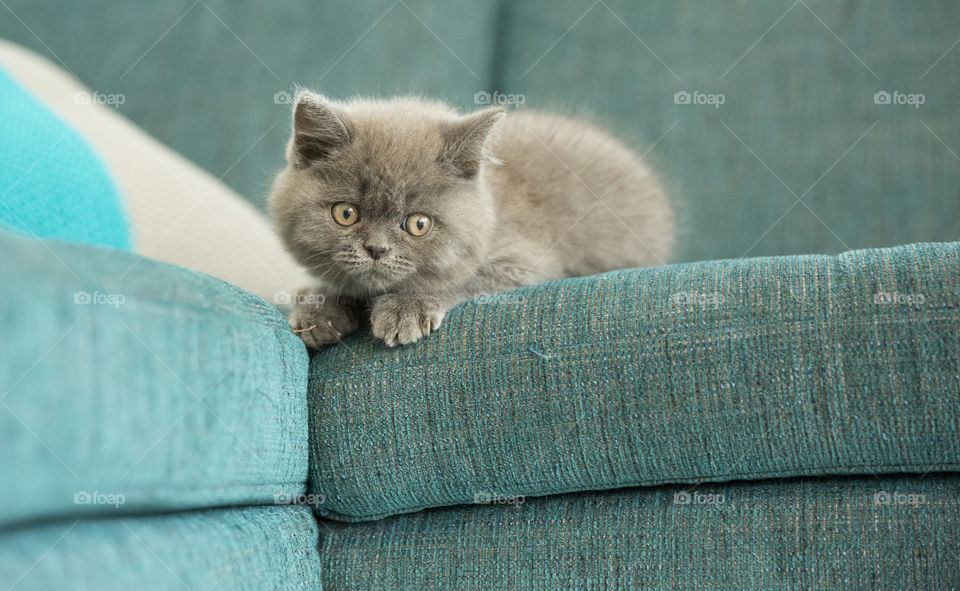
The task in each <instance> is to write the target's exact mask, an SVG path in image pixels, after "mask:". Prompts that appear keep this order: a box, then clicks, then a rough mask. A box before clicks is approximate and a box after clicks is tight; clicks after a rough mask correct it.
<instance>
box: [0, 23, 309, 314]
mask: <svg viewBox="0 0 960 591" xmlns="http://www.w3.org/2000/svg"><path fill="white" fill-rule="evenodd" d="M0 67H2V68H5V69H6V70H7V72H8V73H9V74H10V76H11V77H12V78H14V79H16V80H17V82H19V83H20V84H22V85H23V87H24V88H25V89H26V90H28V91H29V92H30V93H32V94H33V95H34V96H36V97H37V98H38V99H39V100H40V101H42V102H43V103H44V104H45V105H46V106H47V107H49V108H50V109H51V110H52V111H53V112H54V113H56V115H57V116H58V117H60V118H61V119H62V120H63V121H65V122H66V123H67V124H69V125H70V126H71V127H73V128H74V129H76V130H77V131H78V132H79V133H80V134H82V136H83V138H84V139H85V140H86V141H87V142H89V143H90V146H92V148H93V149H94V150H96V151H97V154H99V155H100V157H101V158H102V159H103V163H104V164H105V166H106V170H107V173H109V175H110V178H112V179H113V180H114V182H115V183H116V185H117V189H118V190H119V193H120V200H121V202H122V205H123V208H124V209H125V211H126V212H127V215H128V218H129V221H130V229H129V232H130V235H131V238H132V240H133V243H134V244H133V248H134V250H135V251H136V252H137V253H139V254H142V255H144V256H147V257H150V258H152V259H157V260H160V261H166V262H168V263H174V264H177V265H180V266H182V267H187V268H188V269H194V270H195V271H200V272H202V273H207V274H209V275H213V276H214V277H219V278H220V279H223V280H224V281H229V282H230V283H233V284H234V285H238V286H240V287H242V288H244V289H246V290H248V291H251V292H253V293H254V294H256V295H258V296H260V297H262V298H264V299H265V300H267V301H268V302H272V303H289V301H290V294H291V293H292V292H294V291H295V290H296V289H297V288H300V287H302V286H303V285H305V284H306V283H308V282H309V280H308V278H307V276H306V273H305V272H304V271H303V269H302V268H301V267H300V266H299V265H298V264H297V263H295V262H294V261H293V258H292V257H291V256H290V255H289V254H287V252H286V251H285V250H284V247H283V245H282V244H281V242H280V239H279V237H278V236H277V235H276V233H275V232H274V230H273V228H272V226H271V224H270V223H269V222H268V221H267V219H266V218H265V216H264V215H263V214H262V213H261V212H259V211H257V210H256V209H255V208H254V207H253V206H252V205H251V204H250V203H249V202H247V201H246V200H245V199H243V198H242V197H241V196H240V195H238V194H237V193H235V192H233V191H232V190H230V189H229V188H228V187H227V186H226V185H224V184H223V183H222V182H220V180H219V179H216V178H214V177H213V176H212V175H210V174H209V173H208V172H206V171H204V170H202V169H201V168H199V167H198V166H197V165H195V164H193V163H192V162H190V161H188V160H187V159H186V158H184V157H183V156H181V155H180V154H177V153H176V152H174V151H173V150H171V149H170V148H168V147H167V146H165V145H163V144H161V143H160V142H158V141H157V140H156V139H154V138H152V137H150V136H149V135H147V134H146V133H145V132H144V131H143V130H141V129H140V128H138V127H137V126H136V125H134V124H132V123H131V122H130V121H128V120H127V119H125V118H124V117H123V115H121V114H120V113H119V112H118V107H119V106H122V105H119V106H118V105H115V104H106V103H105V101H107V100H112V101H113V102H114V103H115V102H119V100H120V99H122V100H123V101H124V102H123V104H126V102H125V101H126V96H125V95H115V94H107V95H102V96H101V94H99V93H98V92H97V91H94V90H92V89H90V88H87V87H85V86H83V85H82V84H81V83H80V82H78V81H77V80H76V79H75V78H74V77H73V76H71V75H70V74H69V73H68V72H67V71H66V70H64V69H62V68H61V67H59V66H57V65H56V64H53V63H52V62H50V61H48V60H46V59H44V58H42V57H40V56H39V55H37V54H35V53H33V52H31V51H28V50H26V49H24V48H22V47H19V46H17V45H14V44H12V43H8V42H4V41H3V40H2V39H0ZM100 92H101V93H102V92H103V91H100ZM78 99H79V100H78ZM131 100H136V99H135V98H134V97H131ZM151 105H153V106H156V105H157V102H156V101H151ZM25 125H26V126H28V127H31V126H33V125H35V123H33V122H30V121H26V122H25ZM196 127H197V128H198V129H205V128H204V127H203V126H196ZM208 135H217V134H208ZM2 141H3V139H0V142H2ZM237 164H238V166H239V164H240V163H239V162H238V163H237ZM76 166H84V168H83V171H82V172H83V174H78V175H77V176H76V178H73V179H72V180H71V184H70V190H71V191H72V192H77V193H80V194H88V193H89V194H95V193H96V191H97V190H98V189H99V186H98V185H97V184H94V183H91V182H90V181H89V179H88V178H87V177H88V176H89V175H90V174H93V173H94V172H99V173H100V174H103V170H102V166H101V167H99V168H98V167H93V166H90V165H89V164H87V163H85V162H79V163H77V164H76ZM110 195H112V197H113V198H114V199H116V195H115V194H110ZM25 199H27V200H29V201H35V202H37V203H43V202H44V197H43V196H40V195H25ZM70 199H71V201H70V203H71V204H72V206H73V207H77V208H82V207H84V202H83V200H77V199H76V198H75V196H74V195H73V193H71V195H70ZM81 213H82V214H84V215H95V214H96V213H97V212H96V211H90V212H86V211H83V212H81ZM81 219H84V218H83V216H81Z"/></svg>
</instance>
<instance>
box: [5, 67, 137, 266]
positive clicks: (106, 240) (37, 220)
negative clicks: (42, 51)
mask: <svg viewBox="0 0 960 591" xmlns="http://www.w3.org/2000/svg"><path fill="white" fill-rule="evenodd" d="M0 226H4V227H6V228H14V229H16V230H18V231H20V232H22V233H24V234H27V235H30V236H39V237H42V238H56V239H58V240H68V241H73V242H83V243H86V244H99V245H103V246H111V247H113V248H123V249H129V248H130V242H131V239H130V229H129V227H128V224H127V218H126V215H125V213H124V210H123V205H122V203H121V201H120V196H119V195H118V194H117V189H116V187H115V186H114V184H113V180H112V179H111V178H110V175H109V173H108V172H107V170H106V168H105V167H104V166H103V163H102V162H101V161H100V159H99V158H98V157H97V155H96V154H95V153H94V151H93V150H92V149H91V147H90V145H89V144H88V143H87V142H86V140H85V139H84V138H83V137H82V136H80V135H79V134H78V133H77V132H76V131H74V130H73V129H72V128H71V127H69V126H68V125H67V124H66V123H64V122H63V121H61V120H60V119H59V118H57V116H56V115H54V114H53V113H52V112H50V111H49V110H47V108H46V107H44V106H43V105H42V104H41V103H40V102H39V101H37V99H36V98H35V97H34V96H32V95H31V94H30V93H28V92H27V91H26V90H24V89H23V88H22V87H21V86H20V85H19V84H17V82H16V81H14V79H13V78H11V77H10V76H9V75H8V74H7V73H6V72H5V71H4V70H3V69H2V68H0Z"/></svg>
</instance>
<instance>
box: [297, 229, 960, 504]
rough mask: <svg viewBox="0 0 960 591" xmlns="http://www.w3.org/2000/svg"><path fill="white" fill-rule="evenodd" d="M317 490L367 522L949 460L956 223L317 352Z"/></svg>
mask: <svg viewBox="0 0 960 591" xmlns="http://www.w3.org/2000/svg"><path fill="white" fill-rule="evenodd" d="M309 398H310V405H311V408H310V412H311V413H312V414H313V421H314V423H313V426H312V432H311V438H312V440H311V446H312V451H311V467H310V469H311V473H310V489H311V490H312V492H314V493H318V498H323V499H324V501H325V502H324V503H323V504H320V505H319V506H318V507H317V509H318V511H319V513H320V514H323V515H326V516H329V517H333V518H338V519H346V520H364V519H373V518H378V517H382V516H385V515H391V514H397V513H404V512H409V511H414V510H418V509H422V508H426V507H437V506H442V505H452V504H459V503H471V502H496V501H497V500H498V499H509V498H510V497H512V496H514V495H522V496H525V497H531V496H539V495H548V494H555V493H564V492H573V491H585V490H600V489H610V488H617V487H625V486H639V485H654V484H660V483H667V482H676V483H687V482H700V481H726V480H733V479H758V478H770V477H788V476H801V475H816V474H860V473H894V472H928V471H938V470H957V469H958V468H960V446H958V445H957V441H958V440H960V243H939V244H916V245H910V246H902V247H897V248H887V249H875V250H859V251H851V252H848V253H845V254H842V255H840V256H790V257H776V258H760V259H749V260H727V261H714V262H705V263H694V264H683V265H674V266H666V267H659V268H652V269H642V270H624V271H617V272H612V273H607V274H604V275H599V276H595V277H585V278H577V279H568V280H562V281H556V282H552V283H547V284H543V285H537V286H532V287H528V288H524V289H520V290H517V291H514V292H509V293H503V294H499V295H495V296H488V297H483V298H479V299H475V300H472V301H469V302H466V303H464V304H462V305H461V306H459V307H457V308H455V309H454V310H452V311H451V312H450V313H449V314H448V316H447V319H446V320H445V322H444V325H443V327H442V328H441V330H440V331H439V332H438V333H435V334H433V335H431V336H430V337H428V338H426V339H424V340H423V341H421V342H418V343H417V344H415V345H413V346H408V347H402V348H397V349H388V348H385V347H384V346H383V345H382V344H380V343H378V342H376V341H375V340H373V339H372V338H371V337H370V336H369V335H366V334H360V335H354V336H353V337H351V338H348V339H346V340H345V341H344V342H343V343H342V345H339V346H334V347H331V348H329V349H327V350H325V351H323V352H322V353H320V354H318V355H316V356H315V357H314V359H313V360H312V366H311V383H310V393H309Z"/></svg>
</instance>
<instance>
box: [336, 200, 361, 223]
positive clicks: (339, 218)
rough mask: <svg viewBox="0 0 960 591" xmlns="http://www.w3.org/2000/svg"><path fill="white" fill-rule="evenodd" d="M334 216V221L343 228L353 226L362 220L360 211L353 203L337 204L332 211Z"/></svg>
mask: <svg viewBox="0 0 960 591" xmlns="http://www.w3.org/2000/svg"><path fill="white" fill-rule="evenodd" d="M330 213H331V214H332V215H333V221H335V222H337V223H338V224H340V225H341V226H352V225H354V224H355V223H357V220H359V219H360V211H359V210H358V209H357V207H356V206H355V205H353V204H352V203H344V202H342V201H341V202H340V203H336V204H334V206H333V209H331V210H330Z"/></svg>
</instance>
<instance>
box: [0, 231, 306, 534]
mask: <svg viewBox="0 0 960 591" xmlns="http://www.w3.org/2000/svg"><path fill="white" fill-rule="evenodd" d="M0 269H2V281H0V301H2V302H3V305H2V306H0V326H2V327H3V338H2V339H0V360H2V363H0V474H2V480H3V486H0V525H2V524H4V523H9V522H12V521H22V520H25V519H30V518H36V517H44V518H48V517H52V516H58V515H63V516H83V515H94V514H98V513H99V514H108V515H116V514H118V513H125V512H143V511H148V510H166V509H177V508H196V507H205V506H213V505H223V504H231V503H242V504H247V503H259V502H266V503H273V502H274V501H275V495H280V496H281V498H280V499H279V500H281V501H286V500H288V499H289V498H291V497H294V496H296V495H298V494H300V493H302V492H303V490H304V483H305V481H306V476H307V445H306V441H307V415H306V394H305V393H306V373H307V355H306V351H305V349H304V347H303V344H302V343H301V342H300V340H299V339H298V338H297V337H296V336H295V335H293V334H292V333H291V332H290V330H289V326H288V325H287V323H286V321H285V320H284V318H283V317H281V316H280V314H279V313H277V311H276V310H275V309H273V308H272V307H270V306H268V305H267V304H266V303H264V302H263V301H262V300H260V299H259V298H256V297H254V296H253V295H251V294H249V293H247V292H245V291H243V290H241V289H239V288H236V287H233V286H231V285H229V284H227V283H224V282H222V281H219V280H217V279H213V278H211V277H208V276H206V275H202V274H200V273H196V272H193V271H188V270H186V269H183V268H180V267H176V266H173V265H168V264H165V263H158V262H155V261H151V260H148V259H143V258H141V257H138V256H135V255H132V254H129V253H125V252H121V251H116V250H110V249H105V248H99V247H90V246H78V245H71V244H64V243H57V242H53V241H49V242H46V241H43V242H42V241H39V240H36V239H30V238H25V237H20V236H15V235H12V234H8V233H0ZM121 497H122V500H121Z"/></svg>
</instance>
